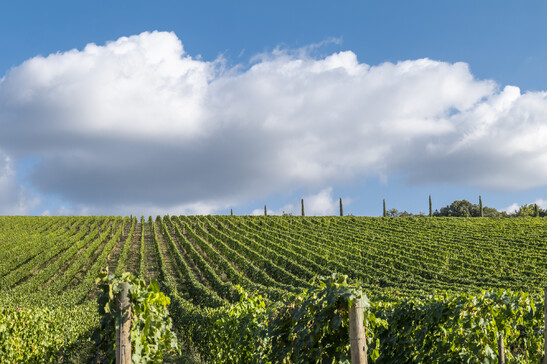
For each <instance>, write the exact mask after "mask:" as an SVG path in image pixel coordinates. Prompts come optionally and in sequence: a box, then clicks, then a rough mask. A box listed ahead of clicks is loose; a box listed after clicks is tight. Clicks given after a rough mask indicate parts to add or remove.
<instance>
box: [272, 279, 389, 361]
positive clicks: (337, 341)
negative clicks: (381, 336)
mask: <svg viewBox="0 0 547 364" xmlns="http://www.w3.org/2000/svg"><path fill="white" fill-rule="evenodd" d="M312 283H313V284H314V286H315V288H313V289H310V290H307V291H305V292H304V293H302V294H300V295H297V296H296V297H295V298H293V299H291V300H289V301H286V302H285V303H284V305H282V307H281V308H280V309H279V310H278V311H277V312H276V313H275V316H274V318H273V319H272V321H271V323H270V325H269V335H270V336H271V340H272V352H271V356H270V359H271V360H272V361H273V362H276V363H281V362H285V361H286V360H289V361H290V362H292V363H297V362H298V363H300V362H306V363H349V362H350V359H351V353H350V345H349V310H350V308H351V306H352V305H353V303H354V302H355V299H356V298H361V299H362V301H363V303H364V305H365V312H364V314H365V315H364V316H365V327H367V329H368V330H367V332H368V335H367V341H368V343H369V345H371V349H370V350H369V356H370V357H371V359H372V360H374V359H376V358H377V357H378V355H379V352H378V346H379V341H378V340H376V341H374V329H375V328H376V327H378V326H382V327H385V328H387V322H386V321H385V320H382V319H379V318H377V317H376V316H375V315H374V314H373V313H372V312H370V310H369V309H368V308H369V307H370V304H369V302H368V298H367V297H366V296H365V295H363V294H362V293H361V292H360V288H359V287H358V286H357V285H355V284H349V283H348V277H347V276H346V275H338V274H332V275H331V276H329V277H318V278H315V279H314V280H313V282H312Z"/></svg>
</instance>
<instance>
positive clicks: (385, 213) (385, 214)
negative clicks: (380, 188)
mask: <svg viewBox="0 0 547 364" xmlns="http://www.w3.org/2000/svg"><path fill="white" fill-rule="evenodd" d="M386 216H387V212H386V199H385V198H384V217H386Z"/></svg>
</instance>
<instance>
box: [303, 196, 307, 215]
mask: <svg viewBox="0 0 547 364" xmlns="http://www.w3.org/2000/svg"><path fill="white" fill-rule="evenodd" d="M302 216H306V215H305V214H304V199H302Z"/></svg>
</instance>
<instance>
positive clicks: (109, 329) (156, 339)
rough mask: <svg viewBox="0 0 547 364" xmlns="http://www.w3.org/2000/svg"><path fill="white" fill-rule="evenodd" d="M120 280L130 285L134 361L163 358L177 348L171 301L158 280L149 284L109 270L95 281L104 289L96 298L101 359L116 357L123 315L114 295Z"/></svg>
mask: <svg viewBox="0 0 547 364" xmlns="http://www.w3.org/2000/svg"><path fill="white" fill-rule="evenodd" d="M121 282H128V283H129V284H130V288H129V293H130V304H131V314H132V316H131V321H132V323H131V348H132V362H133V363H142V362H156V361H161V360H162V359H163V351H178V342H177V338H176V336H175V334H174V333H173V331H172V330H171V328H172V322H171V318H170V317H169V311H168V309H167V305H168V304H169V303H170V300H169V297H167V296H166V295H165V294H163V293H162V292H161V291H160V287H159V284H158V282H156V281H152V282H151V283H150V284H149V285H148V287H147V286H146V285H145V283H144V280H142V279H138V278H136V277H134V276H133V275H132V274H130V273H123V274H122V275H121V276H115V275H113V274H108V269H106V270H103V271H101V273H100V274H99V277H98V278H97V280H96V283H97V284H98V285H99V288H100V290H101V292H100V294H99V296H98V297H97V303H98V305H99V314H100V315H101V329H100V331H99V332H97V333H96V334H95V339H96V343H97V349H98V354H99V355H100V356H102V357H101V360H104V361H106V362H110V363H112V362H114V361H115V359H116V351H115V350H116V348H115V343H116V327H117V326H118V325H119V324H120V320H121V319H122V317H121V312H120V310H119V309H118V308H117V307H116V301H115V297H116V295H117V294H118V293H119V292H120V290H121V286H120V283H121Z"/></svg>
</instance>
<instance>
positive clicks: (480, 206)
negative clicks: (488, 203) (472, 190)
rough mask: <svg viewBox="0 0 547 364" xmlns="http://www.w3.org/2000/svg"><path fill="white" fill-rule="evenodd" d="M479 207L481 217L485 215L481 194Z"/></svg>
mask: <svg viewBox="0 0 547 364" xmlns="http://www.w3.org/2000/svg"><path fill="white" fill-rule="evenodd" d="M479 209H480V214H481V217H484V213H483V210H482V198H481V195H479Z"/></svg>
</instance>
